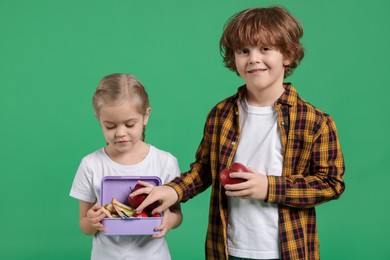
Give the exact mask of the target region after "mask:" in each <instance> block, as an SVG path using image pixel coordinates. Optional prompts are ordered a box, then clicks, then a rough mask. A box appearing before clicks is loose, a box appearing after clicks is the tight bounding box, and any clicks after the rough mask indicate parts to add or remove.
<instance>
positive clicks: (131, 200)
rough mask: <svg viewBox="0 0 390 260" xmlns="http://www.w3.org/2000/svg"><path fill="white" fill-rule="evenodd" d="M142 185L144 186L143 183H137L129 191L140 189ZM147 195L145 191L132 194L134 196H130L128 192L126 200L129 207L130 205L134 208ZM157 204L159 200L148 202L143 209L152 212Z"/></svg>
mask: <svg viewBox="0 0 390 260" xmlns="http://www.w3.org/2000/svg"><path fill="white" fill-rule="evenodd" d="M143 187H144V186H143V185H141V184H139V183H137V184H136V185H135V187H134V189H133V190H132V191H131V192H134V191H136V190H138V189H141V188H143ZM147 196H148V194H146V193H142V194H140V195H137V196H134V197H131V196H130V194H129V197H128V200H127V202H128V203H129V205H130V207H132V208H133V209H136V208H138V206H139V205H140V204H141V203H142V202H143V201H144V200H145V198H146V197H147ZM159 205H160V202H158V201H156V202H154V203H152V204H150V205H149V206H147V207H146V208H145V209H144V210H145V211H146V212H152V211H153V210H154V209H155V208H157V207H158V206H159Z"/></svg>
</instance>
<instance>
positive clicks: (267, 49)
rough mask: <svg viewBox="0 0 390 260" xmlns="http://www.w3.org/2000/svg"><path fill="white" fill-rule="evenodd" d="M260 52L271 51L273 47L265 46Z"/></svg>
mask: <svg viewBox="0 0 390 260" xmlns="http://www.w3.org/2000/svg"><path fill="white" fill-rule="evenodd" d="M260 50H261V51H270V50H271V47H268V46H264V47H261V48H260Z"/></svg>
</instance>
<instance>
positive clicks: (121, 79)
mask: <svg viewBox="0 0 390 260" xmlns="http://www.w3.org/2000/svg"><path fill="white" fill-rule="evenodd" d="M122 102H130V104H132V105H133V106H134V108H135V109H136V110H137V112H138V113H140V114H141V115H145V114H146V112H147V110H148V108H149V107H150V106H149V96H148V93H146V91H145V88H144V86H143V85H142V83H141V82H140V81H138V80H137V79H136V78H135V77H134V76H133V75H131V74H123V73H115V74H111V75H108V76H105V77H104V78H103V79H102V80H101V81H100V83H99V85H98V86H97V88H96V91H95V93H94V95H93V98H92V105H93V108H94V110H95V114H96V115H97V116H99V112H100V109H101V108H102V106H104V105H113V104H120V103H122ZM144 138H145V127H144V132H143V135H142V140H144Z"/></svg>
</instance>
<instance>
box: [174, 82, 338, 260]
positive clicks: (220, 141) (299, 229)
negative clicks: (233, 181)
mask: <svg viewBox="0 0 390 260" xmlns="http://www.w3.org/2000/svg"><path fill="white" fill-rule="evenodd" d="M284 87H285V91H284V93H283V94H282V96H281V97H280V98H279V99H278V100H277V101H276V102H275V103H274V106H275V109H276V110H277V113H278V126H279V130H280V134H281V142H282V154H283V171H282V176H268V181H269V184H268V197H267V199H266V201H267V202H269V203H276V204H278V208H279V234H280V250H281V256H282V259H310V260H312V259H319V258H320V256H319V242H318V234H317V228H316V215H315V208H314V207H315V206H317V205H319V204H321V203H324V202H326V201H329V200H332V199H337V198H339V196H340V195H341V194H342V193H343V191H344V188H345V184H344V181H343V175H344V159H343V154H342V151H341V148H340V143H339V140H338V136H337V130H336V126H335V123H334V121H333V120H332V118H331V117H330V116H329V115H328V114H325V113H324V112H322V111H320V110H318V109H317V108H315V107H314V106H312V105H310V104H309V103H308V102H306V101H305V100H303V99H301V98H300V97H299V96H298V93H297V91H296V90H295V88H294V87H293V86H292V85H291V84H289V83H286V84H285V85H284ZM245 91H246V88H245V86H242V87H240V88H239V89H238V93H237V94H235V95H233V96H231V97H229V98H227V99H225V100H223V101H222V102H220V103H219V104H217V105H216V106H215V107H214V108H213V109H212V110H211V111H210V113H209V115H208V117H207V121H206V124H205V127H204V135H203V139H202V141H201V143H200V145H199V148H198V150H197V152H196V161H195V162H194V163H192V164H191V169H190V171H188V172H185V173H183V174H182V175H181V176H180V177H177V178H176V179H174V180H173V181H172V182H170V183H169V184H167V185H169V186H171V187H173V188H174V189H175V190H176V192H177V193H178V195H179V200H180V201H181V202H185V201H187V200H189V199H191V198H192V197H194V196H196V195H197V194H199V193H201V192H203V191H204V190H206V189H207V188H208V187H210V186H211V187H212V191H211V200H210V212H209V225H208V230H207V238H206V258H207V259H217V260H220V259H227V258H228V250H227V220H228V206H227V198H226V196H225V194H224V192H223V190H222V188H221V184H220V182H219V173H220V171H221V170H222V169H224V168H226V167H227V166H229V165H230V164H231V163H232V160H233V157H234V154H235V152H236V150H237V147H238V140H239V137H240V125H239V109H238V101H239V100H240V98H241V97H242V96H243V95H245Z"/></svg>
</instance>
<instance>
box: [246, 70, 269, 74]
mask: <svg viewBox="0 0 390 260" xmlns="http://www.w3.org/2000/svg"><path fill="white" fill-rule="evenodd" d="M265 70H266V69H251V70H248V71H247V72H248V73H251V74H254V73H260V72H263V71H265Z"/></svg>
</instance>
